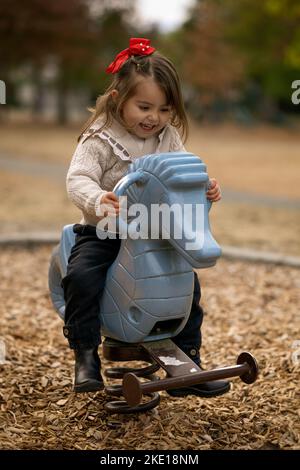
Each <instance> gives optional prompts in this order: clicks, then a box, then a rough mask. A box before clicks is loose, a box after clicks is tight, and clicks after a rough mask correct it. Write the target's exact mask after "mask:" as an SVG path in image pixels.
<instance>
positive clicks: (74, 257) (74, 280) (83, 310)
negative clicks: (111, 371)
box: [62, 224, 203, 363]
mask: <svg viewBox="0 0 300 470" xmlns="http://www.w3.org/2000/svg"><path fill="white" fill-rule="evenodd" d="M74 232H75V233H77V235H76V243H75V245H74V246H73V248H72V250H71V254H70V257H69V264H68V269H67V275H66V276H65V277H64V278H63V280H62V286H63V289H64V297H65V303H66V310H65V326H64V329H63V332H64V335H65V337H66V338H68V340H69V344H70V348H71V349H77V348H84V349H89V348H93V347H96V346H97V345H99V344H100V343H101V332H100V317H99V296H100V295H101V293H102V292H103V289H104V285H105V280H106V274H107V270H108V268H109V267H110V266H111V264H112V263H113V262H114V260H115V259H116V257H117V255H118V252H119V249H120V244H121V241H120V240H119V239H115V240H113V239H108V238H107V239H106V240H100V239H99V238H98V237H97V235H96V230H95V227H93V226H90V225H80V224H76V225H75V226H74ZM194 277H195V284H194V297H193V303H192V309H191V313H190V316H189V319H188V321H187V323H186V325H185V327H184V328H183V330H182V331H181V332H180V333H179V335H177V336H175V337H173V338H172V340H173V341H174V342H175V343H176V344H177V345H178V346H179V347H180V348H181V349H182V350H183V351H184V352H185V353H186V354H188V356H190V357H191V358H192V359H193V360H194V361H195V362H197V363H199V349H200V346H201V331H200V327H201V324H202V320H203V311H202V308H201V307H200V305H199V301H200V297H201V290H200V285H199V281H198V277H197V275H196V274H195V273H194Z"/></svg>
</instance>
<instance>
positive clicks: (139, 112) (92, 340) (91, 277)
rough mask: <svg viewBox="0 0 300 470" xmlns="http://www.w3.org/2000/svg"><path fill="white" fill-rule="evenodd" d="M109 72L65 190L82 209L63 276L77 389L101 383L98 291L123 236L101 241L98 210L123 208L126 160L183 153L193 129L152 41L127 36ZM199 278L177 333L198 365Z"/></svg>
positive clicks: (214, 389) (205, 386)
mask: <svg viewBox="0 0 300 470" xmlns="http://www.w3.org/2000/svg"><path fill="white" fill-rule="evenodd" d="M107 72H108V73H112V74H114V79H113V81H112V84H111V85H110V86H109V88H108V89H107V91H106V92H105V93H104V95H102V96H100V97H99V98H98V100H97V102H96V109H95V111H94V113H93V115H92V117H91V118H90V119H89V121H88V122H87V124H86V126H85V128H84V130H83V132H82V134H81V135H80V137H79V144H78V147H77V149H76V151H75V153H74V156H73V159H72V162H71V165H70V169H69V171H68V175H67V190H68V195H69V197H70V199H71V200H72V201H73V202H74V204H75V205H76V206H77V207H79V209H80V210H81V211H82V214H83V218H82V220H81V223H80V224H75V226H74V232H75V233H76V234H77V235H76V242H75V245H74V246H73V248H72V251H71V255H70V258H69V264H68V270H67V275H66V276H65V277H64V279H63V281H62V286H63V289H64V296H65V303H66V309H65V326H64V328H63V332H64V335H65V337H66V338H68V341H69V345H70V348H71V349H74V353H75V384H74V390H75V392H89V391H94V390H101V389H102V388H103V387H104V385H103V380H102V377H101V373H100V368H101V362H100V358H99V356H98V346H99V344H100V343H101V334H100V319H99V296H100V295H101V293H102V292H103V288H104V285H105V278H106V273H107V270H108V268H109V267H110V266H111V264H112V263H113V262H114V260H115V259H116V257H117V254H118V251H119V248H120V243H121V241H120V239H118V237H117V238H116V239H109V238H107V239H105V240H100V239H99V238H98V237H97V235H96V225H97V223H98V221H99V220H100V218H101V214H102V217H103V216H104V215H110V214H112V213H113V214H115V215H116V214H118V213H119V202H118V197H117V196H116V195H115V194H114V193H113V192H112V189H113V188H114V186H115V185H116V183H117V182H118V181H119V180H120V179H121V178H122V177H123V176H124V174H125V173H126V170H127V167H128V165H129V164H130V163H131V162H132V161H134V159H136V158H139V157H141V156H143V155H147V154H154V153H163V152H174V151H185V149H184V147H183V143H182V140H181V138H180V134H181V135H182V136H184V137H186V135H187V128H188V125H187V118H186V114H185V110H184V105H183V100H182V95H181V89H180V83H179V78H178V75H177V72H176V70H175V68H174V66H173V64H172V63H171V62H170V61H169V60H168V59H166V58H165V57H163V56H162V55H161V54H159V53H158V52H155V49H154V47H151V45H150V41H149V40H148V39H144V38H132V39H130V44H129V48H127V49H125V50H124V51H122V52H120V53H119V54H118V55H117V56H116V58H115V60H114V61H113V62H112V63H111V64H110V66H109V67H108V68H107ZM178 131H179V132H180V134H179V132H178ZM207 198H208V199H209V200H210V201H214V202H215V201H218V200H219V199H220V198H221V196H220V188H219V185H218V183H217V181H216V180H215V179H211V180H210V189H209V191H208V192H207ZM194 277H195V284H194V298H193V303H192V309H191V313H190V317H189V320H188V322H187V323H186V326H185V327H184V329H183V330H182V331H181V333H180V334H179V335H178V336H176V337H174V338H172V339H173V341H174V342H175V343H176V344H177V345H178V346H179V347H180V348H181V349H182V350H183V351H184V352H185V353H186V354H187V355H188V356H189V357H191V358H192V359H193V360H194V362H195V363H196V364H198V365H200V356H199V349H200V346H201V332H200V327H201V324H202V319H203V311H202V309H201V307H200V306H199V301H200V296H201V294H200V285H199V282H198V278H197V276H196V274H195V276H194ZM228 390H229V383H228V382H225V381H214V382H207V383H202V384H199V385H197V386H194V387H188V388H186V389H178V390H169V391H168V393H170V394H171V395H173V396H184V395H187V394H195V395H198V396H215V395H220V394H222V393H225V392H227V391H228Z"/></svg>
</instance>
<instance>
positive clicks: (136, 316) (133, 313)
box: [128, 307, 142, 323]
mask: <svg viewBox="0 0 300 470" xmlns="http://www.w3.org/2000/svg"><path fill="white" fill-rule="evenodd" d="M128 317H129V320H131V321H133V322H134V323H140V321H141V318H142V312H141V310H140V309H139V308H137V307H130V309H129V312H128Z"/></svg>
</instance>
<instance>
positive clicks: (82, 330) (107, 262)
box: [62, 228, 120, 349]
mask: <svg viewBox="0 0 300 470" xmlns="http://www.w3.org/2000/svg"><path fill="white" fill-rule="evenodd" d="M90 230H91V232H92V228H90ZM91 232H90V233H89V234H87V235H86V234H83V235H77V236H76V243H75V245H74V246H73V248H72V251H71V255H70V257H69V264H68V269H67V275H66V276H65V277H64V279H63V280H62V286H63V289H64V297H65V302H66V309H65V326H64V328H63V332H64V335H65V337H66V338H68V341H69V345H70V348H71V349H78V348H81V349H89V348H93V347H96V346H98V345H99V344H100V342H101V334H100V315H99V297H100V295H101V293H102V291H103V289H104V285H105V279H106V273H107V270H108V268H109V267H110V266H111V264H112V263H113V262H114V260H115V259H116V257H117V255H118V252H119V249H120V240H118V239H116V240H113V239H106V240H100V239H99V238H98V237H97V235H96V231H95V234H94V235H93V234H92V233H91Z"/></svg>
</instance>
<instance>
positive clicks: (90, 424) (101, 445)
mask: <svg viewBox="0 0 300 470" xmlns="http://www.w3.org/2000/svg"><path fill="white" fill-rule="evenodd" d="M51 249H52V247H51V246H43V247H39V248H30V249H26V250H25V249H21V248H20V249H17V248H5V249H2V250H1V254H0V261H1V266H2V269H1V273H0V285H1V303H0V331H1V339H2V342H3V341H4V342H5V346H6V362H5V364H2V365H0V448H1V449H32V450H36V449H106V450H109V449H116V450H117V449H147V450H149V449H160V450H163V449H176V450H177V449H181V450H182V449H185V450H189V449H194V450H200V449H299V448H300V424H299V423H300V421H299V417H300V414H299V401H300V392H299V367H300V348H299V344H300V337H299V300H300V299H299V270H298V269H295V268H288V267H279V266H277V267H276V266H270V265H268V266H267V265H264V264H251V263H244V262H237V261H235V262H233V261H231V262H229V261H225V260H221V261H220V262H219V263H218V264H217V266H216V267H215V268H213V269H206V270H203V271H199V272H198V274H199V277H200V279H201V285H202V291H203V300H202V305H203V307H204V310H205V318H204V325H203V348H202V360H203V366H204V367H205V368H206V369H210V368H213V367H217V366H225V365H234V364H235V361H236V358H237V355H238V354H239V353H240V352H241V351H243V350H248V351H250V352H252V353H253V354H254V356H255V357H256V358H257V361H258V363H259V366H260V375H259V378H258V380H257V381H256V382H255V383H254V384H253V385H250V386H248V385H245V384H244V383H242V382H241V381H240V380H239V379H238V378H235V379H233V381H232V389H231V391H230V392H229V393H228V394H226V395H224V396H221V397H216V398H213V399H201V398H198V397H189V398H172V397H170V396H169V395H167V393H166V392H162V393H161V403H160V405H159V406H158V407H157V408H155V409H154V410H151V411H148V412H147V413H143V414H140V415H123V416H122V415H109V414H108V413H107V412H106V411H105V410H104V404H105V403H106V402H107V401H108V398H107V397H106V396H105V394H104V393H103V392H97V393H89V394H81V395H75V394H74V393H72V391H71V388H72V380H73V355H72V352H71V351H70V350H69V349H68V347H67V344H66V341H65V338H64V337H63V335H62V322H61V320H60V319H59V318H58V317H57V315H56V313H55V312H54V311H53V308H52V305H51V303H50V300H49V294H48V288H47V270H48V261H49V256H50V253H51ZM216 287H217V288H216ZM104 364H105V366H108V365H109V366H111V365H113V363H108V362H107V361H104Z"/></svg>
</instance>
